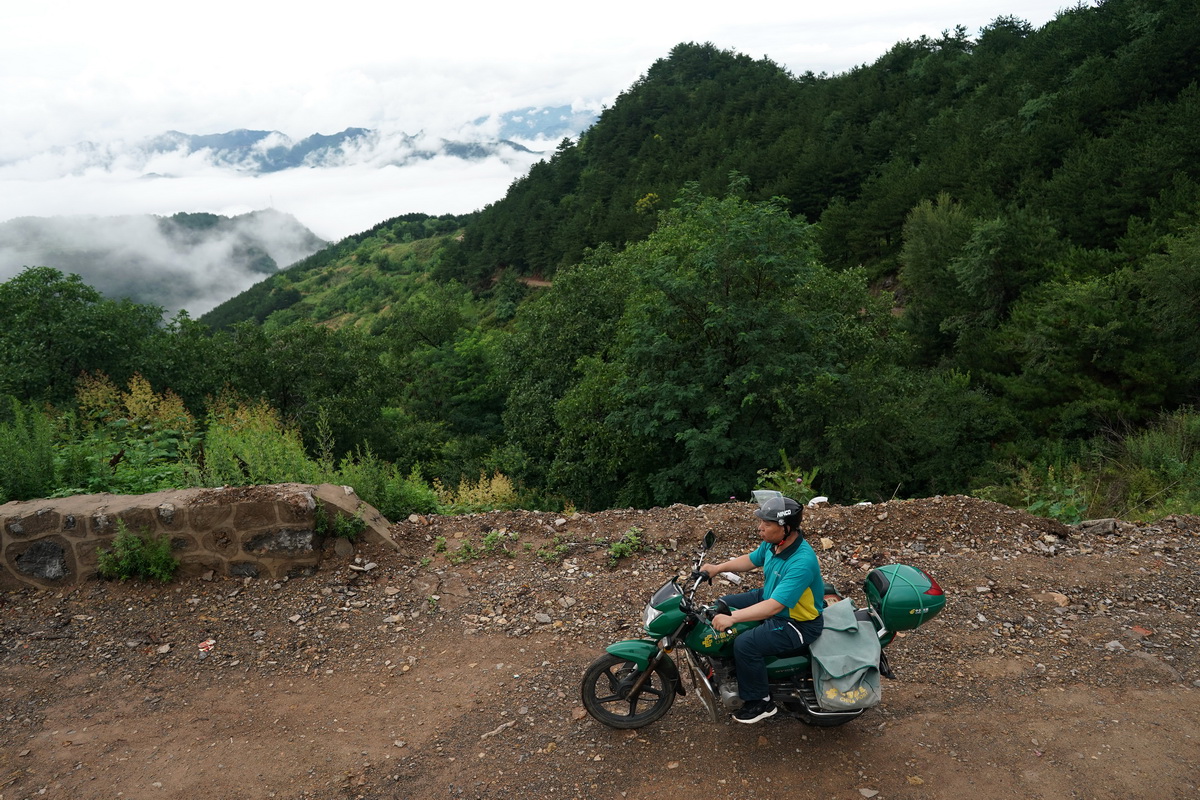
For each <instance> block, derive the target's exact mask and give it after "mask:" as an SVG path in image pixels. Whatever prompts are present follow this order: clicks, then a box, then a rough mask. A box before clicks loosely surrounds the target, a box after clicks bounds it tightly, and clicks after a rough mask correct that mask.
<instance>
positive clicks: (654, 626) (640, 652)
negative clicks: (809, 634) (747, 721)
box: [582, 531, 946, 729]
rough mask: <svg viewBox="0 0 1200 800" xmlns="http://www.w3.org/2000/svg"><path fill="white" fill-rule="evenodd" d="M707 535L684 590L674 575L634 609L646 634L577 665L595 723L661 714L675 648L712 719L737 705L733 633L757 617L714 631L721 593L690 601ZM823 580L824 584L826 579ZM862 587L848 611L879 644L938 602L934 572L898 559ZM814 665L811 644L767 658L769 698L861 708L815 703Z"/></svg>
mask: <svg viewBox="0 0 1200 800" xmlns="http://www.w3.org/2000/svg"><path fill="white" fill-rule="evenodd" d="M715 543H716V536H715V535H714V534H713V532H712V531H709V532H708V534H707V535H706V536H705V537H704V544H703V547H702V549H701V550H700V553H699V555H698V556H697V558H696V564H695V566H694V567H693V569H692V573H691V576H690V578H688V580H689V581H690V583H691V585H690V588H687V589H685V588H684V585H682V584H681V583H680V577H679V576H675V577H673V578H672V579H671V580H670V581H668V582H667V583H666V584H664V585H663V586H662V587H661V588H660V589H659V590H658V591H656V592H655V593H654V595H653V596H652V597H651V598H650V602H649V603H648V604H647V605H646V608H645V611H644V612H643V616H642V628H643V630H644V632H645V634H646V638H643V639H627V640H625V641H620V642H614V643H613V644H611V645H609V646H608V647H607V648H606V651H605V653H604V655H602V656H600V657H599V658H597V659H596V660H595V661H593V662H592V663H591V665H590V666H589V667H588V668H587V670H586V671H585V672H584V675H583V685H582V699H583V706H584V708H585V709H587V712H588V713H589V714H591V715H592V716H593V717H594V718H595V719H596V720H598V721H599V722H602V723H604V724H605V725H607V726H609V727H610V728H619V729H629V728H641V727H644V726H646V725H649V724H650V723H652V722H655V721H656V720H658V719H660V718H662V716H663V715H664V714H666V713H667V711H669V710H670V708H671V705H672V704H673V703H674V702H675V696H676V695H683V694H685V693H686V691H685V689H684V685H683V681H682V679H681V677H680V673H679V668H678V667H677V666H676V663H675V661H674V660H673V659H672V657H671V654H672V653H674V652H675V651H677V650H680V651H681V652H682V654H683V659H682V660H683V663H684V666H685V667H686V669H687V672H688V677H689V682H690V683H691V685H692V687H693V688H694V690H695V692H696V694H697V695H698V696H699V697H700V700H701V701H702V702H703V704H704V707H705V708H706V709H707V711H708V714H709V717H710V718H711V720H712V721H713V722H716V721H718V720H719V719H720V717H721V716H722V714H723V713H724V714H728V713H730V712H732V711H734V710H736V709H737V708H739V707H740V706H741V704H742V701H741V699H740V698H739V697H738V685H737V673H736V670H735V668H734V659H733V642H734V639H735V638H736V637H737V636H738V634H740V633H741V632H743V631H745V630H749V629H750V628H753V627H755V626H756V625H760V624H761V623H760V622H743V623H738V624H737V625H735V626H734V627H733V628H731V629H730V630H729V631H726V632H724V633H718V632H717V631H716V630H714V629H713V627H712V624H711V623H712V618H713V616H714V615H715V614H720V613H728V608H727V607H725V606H724V604H723V603H721V602H719V601H718V603H716V604H713V605H711V606H706V605H702V604H700V603H697V602H696V600H695V595H696V590H697V589H698V588H699V586H700V584H701V583H703V582H705V581H706V580H707V581H709V582H711V579H709V578H708V577H707V576H705V575H704V573H702V572H700V571H699V570H700V565H701V564H703V563H704V558H705V555H706V553H707V552H708V551H709V550H710V549H711V548H712V546H713V545H714V544H715ZM730 577H732V578H738V576H730ZM826 589H827V592H828V591H829V587H826ZM863 591H864V593H865V594H866V596H867V601H868V607H867V608H864V609H854V610H853V617H854V619H855V620H858V621H865V622H869V623H870V627H869V628H866V629H867V630H873V631H874V632H875V634H876V635H877V636H878V640H879V645H880V648H882V647H884V646H886V645H887V644H889V643H890V642H891V641H892V639H893V638H894V637H895V635H896V633H897V632H898V631H902V630H911V629H913V628H916V627H918V626H920V625H922V624H924V623H925V622H927V621H928V620H930V619H932V618H933V617H934V616H935V615H936V614H937V613H938V612H940V611H941V610H942V608H943V607H944V605H945V601H946V598H945V595H944V594H943V593H942V590H941V587H939V586H938V585H937V582H936V581H934V580H933V578H931V577H929V576H928V575H927V574H926V573H925V572H923V571H922V570H919V569H917V568H915V567H910V566H907V565H904V564H892V565H888V566H884V567H877V568H875V569H872V570H871V571H870V572H868V573H867V576H866V580H865V581H864V582H863ZM833 594H834V595H836V591H835V592H833ZM827 602H828V594H827ZM843 602H846V603H849V601H848V600H844V601H843ZM850 608H852V606H850ZM827 631H828V629H827ZM823 638H824V637H823ZM814 647H815V645H814ZM878 659H879V660H878V664H877V665H876V666H877V669H878V673H879V674H881V675H883V676H885V677H888V678H891V677H894V676H893V674H892V672H891V670H890V668H889V667H888V663H887V657H886V655H884V654H883V652H882V649H880V650H879V656H878ZM813 672H814V670H813V659H812V658H811V654H810V653H807V652H805V653H791V654H789V653H781V654H779V655H777V656H774V657H768V658H767V679H768V682H769V683H770V688H771V698H772V699H773V700H774V701H775V703H776V704H777V705H779V706H781V708H782V709H783V710H784V711H785V712H788V713H790V714H791V715H792V716H794V717H796V718H798V719H799V720H800V721H801V722H804V723H807V724H809V725H815V726H819V727H832V726H834V725H842V724H844V723H846V722H849V721H850V720H852V719H856V718H858V717H859V716H861V715H862V714H863V712H864V711H865V708H842V707H837V706H834V707H832V708H831V705H830V703H828V702H825V703H823V702H822V701H821V699H820V698H818V686H817V684H816V683H815V682H814V677H813Z"/></svg>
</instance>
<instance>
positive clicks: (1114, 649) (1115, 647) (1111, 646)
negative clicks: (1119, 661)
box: [1104, 639, 1125, 653]
mask: <svg viewBox="0 0 1200 800" xmlns="http://www.w3.org/2000/svg"><path fill="white" fill-rule="evenodd" d="M1104 649H1105V650H1108V651H1109V652H1111V653H1119V652H1121V651H1122V650H1124V649H1125V645H1123V644H1121V643H1120V642H1118V641H1117V640H1116V639H1113V640H1112V641H1111V642H1109V643H1108V644H1106V645H1104Z"/></svg>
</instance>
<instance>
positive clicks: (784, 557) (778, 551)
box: [700, 497, 825, 724]
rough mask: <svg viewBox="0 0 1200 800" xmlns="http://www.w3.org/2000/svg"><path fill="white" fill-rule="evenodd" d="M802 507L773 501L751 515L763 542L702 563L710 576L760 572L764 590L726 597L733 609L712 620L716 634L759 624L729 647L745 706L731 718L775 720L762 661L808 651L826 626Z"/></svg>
mask: <svg viewBox="0 0 1200 800" xmlns="http://www.w3.org/2000/svg"><path fill="white" fill-rule="evenodd" d="M803 513H804V508H803V507H802V506H801V505H800V504H799V503H797V502H796V501H795V500H793V499H791V498H790V497H772V498H770V499H769V500H767V501H766V502H764V503H763V504H762V505H761V506H760V507H759V508H758V509H757V510H755V512H754V516H756V517H758V519H759V523H758V535H759V536H760V537H762V540H763V543H762V544H761V545H759V546H758V548H757V549H756V550H753V551H751V552H749V553H747V554H745V555H741V556H738V557H737V558H734V559H730V560H729V561H726V562H725V563H723V564H702V565H701V566H700V569H701V570H702V571H703V572H704V573H705V574H706V575H708V576H709V577H710V578H711V577H713V576H715V575H717V574H718V573H721V572H748V571H750V570H752V569H754V568H755V567H761V568H762V570H763V587H762V588H761V589H755V590H754V591H750V592H742V593H740V594H731V595H726V596H724V597H722V598H721V600H722V601H723V602H724V603H725V604H726V605H727V606H728V607H729V608H730V609H731V610H730V613H728V614H717V615H716V616H714V617H713V621H712V626H713V628H714V629H715V630H717V631H728V630H729V629H730V628H732V627H733V625H734V624H735V623H738V622H752V621H755V620H763V621H764V622H763V624H762V625H759V626H758V627H756V628H751V629H750V630H746V631H743V632H742V633H740V634H738V637H737V638H736V639H735V640H734V643H733V655H734V662H735V664H736V666H737V678H738V696H740V697H741V699H742V702H743V706H742V707H741V708H740V709H738V710H737V711H736V712H735V713H734V715H733V718H734V719H735V720H737V721H738V722H744V723H747V724H752V723H755V722H758V721H760V720H763V719H766V718H767V717H770V716H773V715H774V714H775V713H776V712H777V711H778V710H779V709H778V708H776V706H775V703H774V702H772V700H771V697H770V690H769V688H768V684H767V664H766V657H767V656H769V655H776V654H779V653H785V652H791V651H800V652H803V651H804V650H807V649H808V646H809V644H811V643H812V641H813V640H814V639H816V638H817V637H818V636H820V635H821V630H822V629H823V628H824V627H825V624H824V620H823V619H822V618H821V609H822V608H823V607H824V598H825V582H824V581H823V580H822V579H821V567H820V565H819V564H818V563H817V554H816V553H815V552H813V549H812V546H811V545H810V544H809V543H808V542H806V541H805V540H804V538H803V536H802V531H801V530H800V520H801V518H802V516H803Z"/></svg>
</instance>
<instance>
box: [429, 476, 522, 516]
mask: <svg viewBox="0 0 1200 800" xmlns="http://www.w3.org/2000/svg"><path fill="white" fill-rule="evenodd" d="M433 489H434V492H436V493H437V498H438V501H439V503H440V504H441V505H442V506H444V507H445V508H447V509H448V510H449V511H451V512H452V513H456V514H470V513H473V512H476V511H492V510H495V509H511V508H515V507H516V505H517V492H516V489H514V488H513V483H512V481H511V480H509V479H508V478H507V477H506V476H504V475H502V474H500V473H499V472H496V473H494V474H493V475H492V476H491V477H490V478H489V477H488V476H487V474H486V473H483V474H480V476H479V480H478V481H474V482H473V481H468V480H467V479H466V478H463V479H461V480H460V481H459V482H458V487H457V488H455V489H449V488H447V487H445V486H443V485H442V483H441V481H438V480H434V482H433Z"/></svg>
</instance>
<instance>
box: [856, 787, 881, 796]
mask: <svg viewBox="0 0 1200 800" xmlns="http://www.w3.org/2000/svg"><path fill="white" fill-rule="evenodd" d="M858 793H859V794H861V795H862V796H863V797H874V796H875V795H877V794H879V790H878V789H859V790H858Z"/></svg>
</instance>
